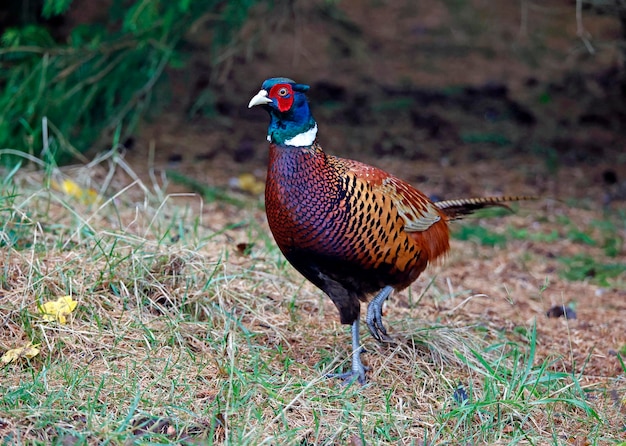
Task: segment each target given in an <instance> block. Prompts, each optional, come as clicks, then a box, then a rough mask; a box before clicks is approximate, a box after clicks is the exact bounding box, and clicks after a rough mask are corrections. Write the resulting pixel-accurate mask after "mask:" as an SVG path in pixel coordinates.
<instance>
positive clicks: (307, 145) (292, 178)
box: [249, 78, 527, 383]
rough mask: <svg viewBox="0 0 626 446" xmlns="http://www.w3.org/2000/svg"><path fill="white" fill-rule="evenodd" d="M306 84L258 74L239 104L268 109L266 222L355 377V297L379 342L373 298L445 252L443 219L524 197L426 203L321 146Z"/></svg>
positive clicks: (360, 376)
mask: <svg viewBox="0 0 626 446" xmlns="http://www.w3.org/2000/svg"><path fill="white" fill-rule="evenodd" d="M307 90H308V86H306V85H303V84H297V83H295V82H294V81H292V80H290V79H287V78H273V79H268V80H267V81H265V82H264V83H263V88H262V89H261V91H259V93H258V94H257V95H256V96H254V97H253V98H252V100H251V101H250V104H249V107H252V106H258V105H260V106H262V107H264V108H265V109H266V110H267V111H268V112H269V114H270V118H271V120H270V125H269V128H268V140H269V141H270V144H269V164H268V170H267V181H266V189H265V206H266V212H267V219H268V222H269V226H270V229H271V231H272V234H273V235H274V238H275V240H276V243H277V244H278V246H279V248H280V250H281V251H282V252H283V254H284V255H285V257H286V258H287V260H288V261H289V262H290V263H291V264H292V265H293V266H294V267H295V268H296V269H297V270H298V271H299V272H300V273H301V274H302V275H304V276H305V277H306V278H307V279H308V280H310V281H311V282H312V283H313V284H315V285H316V286H317V287H318V288H320V289H321V290H323V291H324V292H325V293H326V294H327V295H328V296H329V297H330V299H331V300H332V301H333V302H334V304H335V306H336V307H337V309H338V310H339V316H340V319H341V322H342V323H343V324H350V325H351V326H352V347H353V352H352V367H351V370H350V371H349V372H346V373H339V374H332V375H330V376H334V377H340V378H343V379H344V380H352V379H355V378H356V379H357V380H358V381H359V382H361V383H365V371H366V367H365V366H363V364H362V362H361V359H360V354H361V346H360V342H359V316H360V303H361V302H366V301H368V300H369V299H370V298H371V297H372V295H374V293H378V294H376V295H375V297H374V298H373V299H372V300H371V302H370V304H369V305H368V309H367V317H366V322H367V325H368V328H369V330H370V332H371V333H372V335H373V336H374V337H375V338H376V339H377V340H379V341H385V340H389V339H390V338H389V336H388V335H387V331H386V329H385V327H384V325H383V323H382V305H383V303H384V301H385V300H386V299H387V297H388V296H389V295H390V294H391V292H392V291H393V290H402V289H404V288H406V287H407V286H408V285H410V284H411V283H412V282H413V281H414V280H415V279H417V277H418V276H419V275H420V274H421V273H422V272H423V271H424V269H425V268H426V267H427V266H428V264H429V263H431V262H433V261H434V260H436V259H438V258H440V257H442V256H443V255H444V254H446V252H447V251H448V250H449V247H450V245H449V237H450V234H449V229H448V222H449V220H453V219H458V218H460V217H462V216H463V215H466V214H469V213H471V212H473V211H474V210H476V209H480V208H483V207H489V206H501V205H502V202H504V201H516V200H522V199H527V197H487V198H470V199H458V200H449V201H442V202H433V201H431V200H430V199H429V198H428V197H427V196H426V195H424V194H423V193H422V192H420V191H418V190H417V189H415V188H414V187H413V186H411V185H410V184H408V183H407V182H405V181H403V180H401V179H399V178H397V177H395V176H393V175H391V174H389V173H387V172H385V171H383V170H381V169H378V168H376V167H372V166H369V165H366V164H363V163H360V162H358V161H353V160H348V159H344V158H339V157H336V156H332V155H329V154H327V153H325V152H324V151H323V150H322V148H321V146H320V144H319V143H318V142H317V124H316V122H315V120H314V119H313V117H312V115H311V113H310V111H309V106H308V102H307V100H306V97H305V95H304V93H305V92H306V91H307Z"/></svg>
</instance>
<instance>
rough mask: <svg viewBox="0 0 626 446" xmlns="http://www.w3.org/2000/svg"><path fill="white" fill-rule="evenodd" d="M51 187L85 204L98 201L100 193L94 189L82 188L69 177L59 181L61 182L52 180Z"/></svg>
mask: <svg viewBox="0 0 626 446" xmlns="http://www.w3.org/2000/svg"><path fill="white" fill-rule="evenodd" d="M52 187H53V188H54V189H56V190H58V191H60V192H63V193H64V194H65V195H67V196H69V197H72V198H75V199H77V200H79V201H81V202H83V203H85V204H94V203H97V202H98V201H100V195H98V192H96V191H95V190H94V189H91V188H89V189H83V188H82V187H80V186H79V185H78V184H77V183H76V182H74V181H72V180H70V179H65V180H63V181H61V183H58V182H56V181H52Z"/></svg>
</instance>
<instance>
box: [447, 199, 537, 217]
mask: <svg viewBox="0 0 626 446" xmlns="http://www.w3.org/2000/svg"><path fill="white" fill-rule="evenodd" d="M537 199H538V197H533V196H528V195H522V196H504V197H476V198H458V199H453V200H442V201H436V202H435V203H434V204H435V206H437V208H438V209H439V210H440V211H441V212H443V213H444V214H445V215H446V216H447V217H448V220H458V219H460V218H462V217H463V216H465V215H469V214H472V213H473V212H474V211H477V210H479V209H484V208H490V207H496V206H499V207H503V208H505V209H509V210H511V208H509V207H508V206H507V205H506V204H505V203H510V202H513V201H527V200H537Z"/></svg>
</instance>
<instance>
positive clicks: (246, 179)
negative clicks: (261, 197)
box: [238, 173, 265, 195]
mask: <svg viewBox="0 0 626 446" xmlns="http://www.w3.org/2000/svg"><path fill="white" fill-rule="evenodd" d="M238 180H239V184H238V186H239V188H240V189H241V190H243V191H245V192H249V193H251V194H253V195H258V194H261V193H262V192H263V191H264V190H265V183H264V182H263V181H259V180H257V179H256V177H255V176H254V175H252V174H251V173H242V174H241V175H239V178H238Z"/></svg>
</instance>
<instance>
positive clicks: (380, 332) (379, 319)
mask: <svg viewBox="0 0 626 446" xmlns="http://www.w3.org/2000/svg"><path fill="white" fill-rule="evenodd" d="M392 291H393V287H391V286H389V285H387V286H386V287H385V288H383V289H382V290H380V292H379V293H378V294H377V295H376V297H374V299H372V301H371V302H370V303H369V305H368V306H367V316H366V318H365V322H367V326H368V327H369V329H370V333H371V334H372V336H374V339H376V340H377V341H378V342H383V341H386V342H390V341H391V338H390V337H389V336H388V335H387V329H386V328H385V326H384V325H383V304H384V303H385V301H386V300H387V298H388V297H389V295H390V294H391V292H392Z"/></svg>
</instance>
